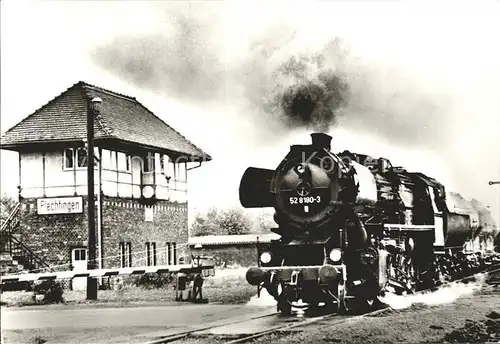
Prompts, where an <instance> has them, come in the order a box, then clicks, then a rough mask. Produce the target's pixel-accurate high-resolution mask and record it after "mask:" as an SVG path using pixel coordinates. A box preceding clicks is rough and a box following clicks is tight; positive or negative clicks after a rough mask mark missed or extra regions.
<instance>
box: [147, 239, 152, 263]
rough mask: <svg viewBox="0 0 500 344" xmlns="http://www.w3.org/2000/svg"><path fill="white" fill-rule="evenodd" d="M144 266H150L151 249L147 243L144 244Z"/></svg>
mask: <svg viewBox="0 0 500 344" xmlns="http://www.w3.org/2000/svg"><path fill="white" fill-rule="evenodd" d="M146 259H147V262H146V265H147V266H151V247H150V246H149V242H147V243H146Z"/></svg>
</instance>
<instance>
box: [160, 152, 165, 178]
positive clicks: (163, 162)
mask: <svg viewBox="0 0 500 344" xmlns="http://www.w3.org/2000/svg"><path fill="white" fill-rule="evenodd" d="M165 172H166V170H165V155H163V154H160V173H163V174H165Z"/></svg>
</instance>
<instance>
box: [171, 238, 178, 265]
mask: <svg viewBox="0 0 500 344" xmlns="http://www.w3.org/2000/svg"><path fill="white" fill-rule="evenodd" d="M172 248H173V249H172V251H174V252H173V255H174V259H173V261H174V265H176V264H177V245H176V243H175V242H173V243H172Z"/></svg>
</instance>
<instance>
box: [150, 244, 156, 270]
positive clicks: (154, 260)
mask: <svg viewBox="0 0 500 344" xmlns="http://www.w3.org/2000/svg"><path fill="white" fill-rule="evenodd" d="M151 247H152V249H153V265H154V266H156V243H155V242H152V243H151Z"/></svg>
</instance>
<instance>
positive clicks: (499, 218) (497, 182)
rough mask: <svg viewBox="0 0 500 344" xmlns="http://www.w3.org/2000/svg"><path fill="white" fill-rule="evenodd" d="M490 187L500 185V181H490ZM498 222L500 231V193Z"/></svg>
mask: <svg viewBox="0 0 500 344" xmlns="http://www.w3.org/2000/svg"><path fill="white" fill-rule="evenodd" d="M488 184H489V185H500V180H497V181H490V182H488ZM499 190H500V188H499ZM498 202H499V203H498V221H497V229H500V192H499V198H498Z"/></svg>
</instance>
